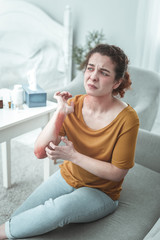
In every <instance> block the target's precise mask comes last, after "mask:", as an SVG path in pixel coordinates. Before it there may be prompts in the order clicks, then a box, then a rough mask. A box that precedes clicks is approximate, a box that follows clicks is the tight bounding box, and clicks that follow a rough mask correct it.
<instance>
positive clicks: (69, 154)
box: [45, 137, 76, 163]
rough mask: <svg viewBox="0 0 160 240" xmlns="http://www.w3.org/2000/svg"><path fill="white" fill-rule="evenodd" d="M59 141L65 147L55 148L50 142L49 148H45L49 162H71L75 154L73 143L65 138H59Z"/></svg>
mask: <svg viewBox="0 0 160 240" xmlns="http://www.w3.org/2000/svg"><path fill="white" fill-rule="evenodd" d="M61 140H62V141H63V142H64V143H65V144H66V145H65V146H56V145H54V144H53V142H50V143H49V146H48V147H46V148H45V151H46V155H47V156H48V158H50V159H51V160H54V163H55V162H56V159H63V160H68V161H73V160H74V154H75V153H76V150H75V148H74V146H73V143H72V142H71V141H69V140H68V139H67V138H65V137H61Z"/></svg>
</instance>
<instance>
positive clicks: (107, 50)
mask: <svg viewBox="0 0 160 240" xmlns="http://www.w3.org/2000/svg"><path fill="white" fill-rule="evenodd" d="M94 53H100V54H101V55H102V56H107V57H110V59H111V60H112V61H113V63H115V73H116V76H115V81H119V80H120V79H121V80H122V82H121V84H120V85H119V87H118V88H116V89H114V90H113V92H112V94H113V95H118V94H119V95H120V97H121V98H122V97H124V94H125V91H126V90H127V89H130V86H131V84H132V82H131V79H130V75H129V73H128V63H129V60H128V57H127V56H126V55H125V53H124V52H123V50H122V49H121V48H119V47H117V46H114V45H109V44H99V45H97V46H96V47H95V48H93V49H91V50H90V52H89V53H88V54H87V56H86V60H85V61H84V62H83V63H82V65H81V69H86V67H87V65H88V61H89V59H90V57H91V56H92V55H93V54H94Z"/></svg>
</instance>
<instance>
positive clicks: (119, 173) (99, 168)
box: [72, 152, 128, 182]
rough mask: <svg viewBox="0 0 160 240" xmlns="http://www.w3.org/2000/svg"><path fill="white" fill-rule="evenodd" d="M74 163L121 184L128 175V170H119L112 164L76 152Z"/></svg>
mask: <svg viewBox="0 0 160 240" xmlns="http://www.w3.org/2000/svg"><path fill="white" fill-rule="evenodd" d="M72 162H73V163H74V164H76V165H78V166H80V167H81V168H83V169H85V170H86V171H88V172H90V173H92V174H94V175H95V176H98V177H100V178H103V179H107V180H110V181H115V182H119V181H121V180H122V179H123V178H124V176H125V175H126V174H127V172H128V170H127V169H119V168H117V167H116V166H114V165H113V164H112V163H109V162H104V161H101V160H97V159H94V158H91V157H88V156H85V155H83V154H81V153H79V152H76V153H75V154H74V156H73V160H72Z"/></svg>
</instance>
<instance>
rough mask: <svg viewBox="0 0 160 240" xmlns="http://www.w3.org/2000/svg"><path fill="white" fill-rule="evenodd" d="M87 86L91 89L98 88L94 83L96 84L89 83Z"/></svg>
mask: <svg viewBox="0 0 160 240" xmlns="http://www.w3.org/2000/svg"><path fill="white" fill-rule="evenodd" d="M87 86H88V87H89V88H90V89H97V87H96V86H95V85H94V84H91V83H89V84H87Z"/></svg>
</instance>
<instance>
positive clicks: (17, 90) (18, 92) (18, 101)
mask: <svg viewBox="0 0 160 240" xmlns="http://www.w3.org/2000/svg"><path fill="white" fill-rule="evenodd" d="M12 98H13V104H14V107H15V108H18V109H21V108H23V103H24V90H23V87H22V85H21V84H16V85H14V88H13V91H12Z"/></svg>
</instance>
